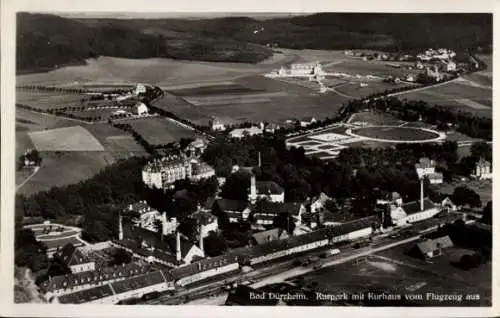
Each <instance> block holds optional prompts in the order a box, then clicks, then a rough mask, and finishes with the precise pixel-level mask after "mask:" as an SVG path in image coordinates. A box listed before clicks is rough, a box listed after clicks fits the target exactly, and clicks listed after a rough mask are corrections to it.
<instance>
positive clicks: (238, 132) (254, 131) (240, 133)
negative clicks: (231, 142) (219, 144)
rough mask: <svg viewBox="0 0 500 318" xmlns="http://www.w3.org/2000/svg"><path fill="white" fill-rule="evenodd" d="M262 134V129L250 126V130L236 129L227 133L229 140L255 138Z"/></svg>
mask: <svg viewBox="0 0 500 318" xmlns="http://www.w3.org/2000/svg"><path fill="white" fill-rule="evenodd" d="M260 134H262V129H261V128H259V127H256V126H252V127H250V128H237V129H233V130H231V131H230V132H229V136H230V137H231V138H238V139H240V138H243V137H247V136H255V135H260Z"/></svg>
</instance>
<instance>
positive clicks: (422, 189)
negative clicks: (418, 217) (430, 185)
mask: <svg viewBox="0 0 500 318" xmlns="http://www.w3.org/2000/svg"><path fill="white" fill-rule="evenodd" d="M423 210H424V178H422V179H420V211H423Z"/></svg>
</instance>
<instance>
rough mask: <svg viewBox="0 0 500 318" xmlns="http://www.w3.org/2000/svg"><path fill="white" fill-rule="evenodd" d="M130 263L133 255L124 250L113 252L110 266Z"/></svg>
mask: <svg viewBox="0 0 500 318" xmlns="http://www.w3.org/2000/svg"><path fill="white" fill-rule="evenodd" d="M130 262H132V254H131V253H130V252H128V251H126V250H124V249H122V248H118V249H116V250H115V251H114V252H113V254H112V260H111V261H110V263H109V265H110V266H113V265H121V264H128V263H130Z"/></svg>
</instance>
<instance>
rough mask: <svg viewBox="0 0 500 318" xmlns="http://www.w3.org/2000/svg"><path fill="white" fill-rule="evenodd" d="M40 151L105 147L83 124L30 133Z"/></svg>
mask: <svg viewBox="0 0 500 318" xmlns="http://www.w3.org/2000/svg"><path fill="white" fill-rule="evenodd" d="M29 136H30V137H31V140H32V141H33V144H34V145H35V148H36V149H37V150H39V151H104V147H103V146H102V145H101V144H100V143H99V141H98V140H97V139H96V138H95V137H94V136H92V134H90V133H89V132H88V131H87V130H86V129H85V128H83V127H81V126H75V127H66V128H58V129H52V130H45V131H39V132H31V133H29Z"/></svg>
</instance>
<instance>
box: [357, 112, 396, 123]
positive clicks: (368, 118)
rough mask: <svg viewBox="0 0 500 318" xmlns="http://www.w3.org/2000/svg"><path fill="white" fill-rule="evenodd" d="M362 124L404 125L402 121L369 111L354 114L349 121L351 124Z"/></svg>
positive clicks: (388, 115)
mask: <svg viewBox="0 0 500 318" xmlns="http://www.w3.org/2000/svg"><path fill="white" fill-rule="evenodd" d="M355 122H363V123H367V124H370V125H388V126H390V125H394V126H397V125H401V124H402V123H404V122H403V121H402V120H400V119H397V118H396V117H393V116H391V115H390V114H385V113H381V112H375V111H369V112H361V113H356V114H354V116H353V117H352V119H351V123H355Z"/></svg>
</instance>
